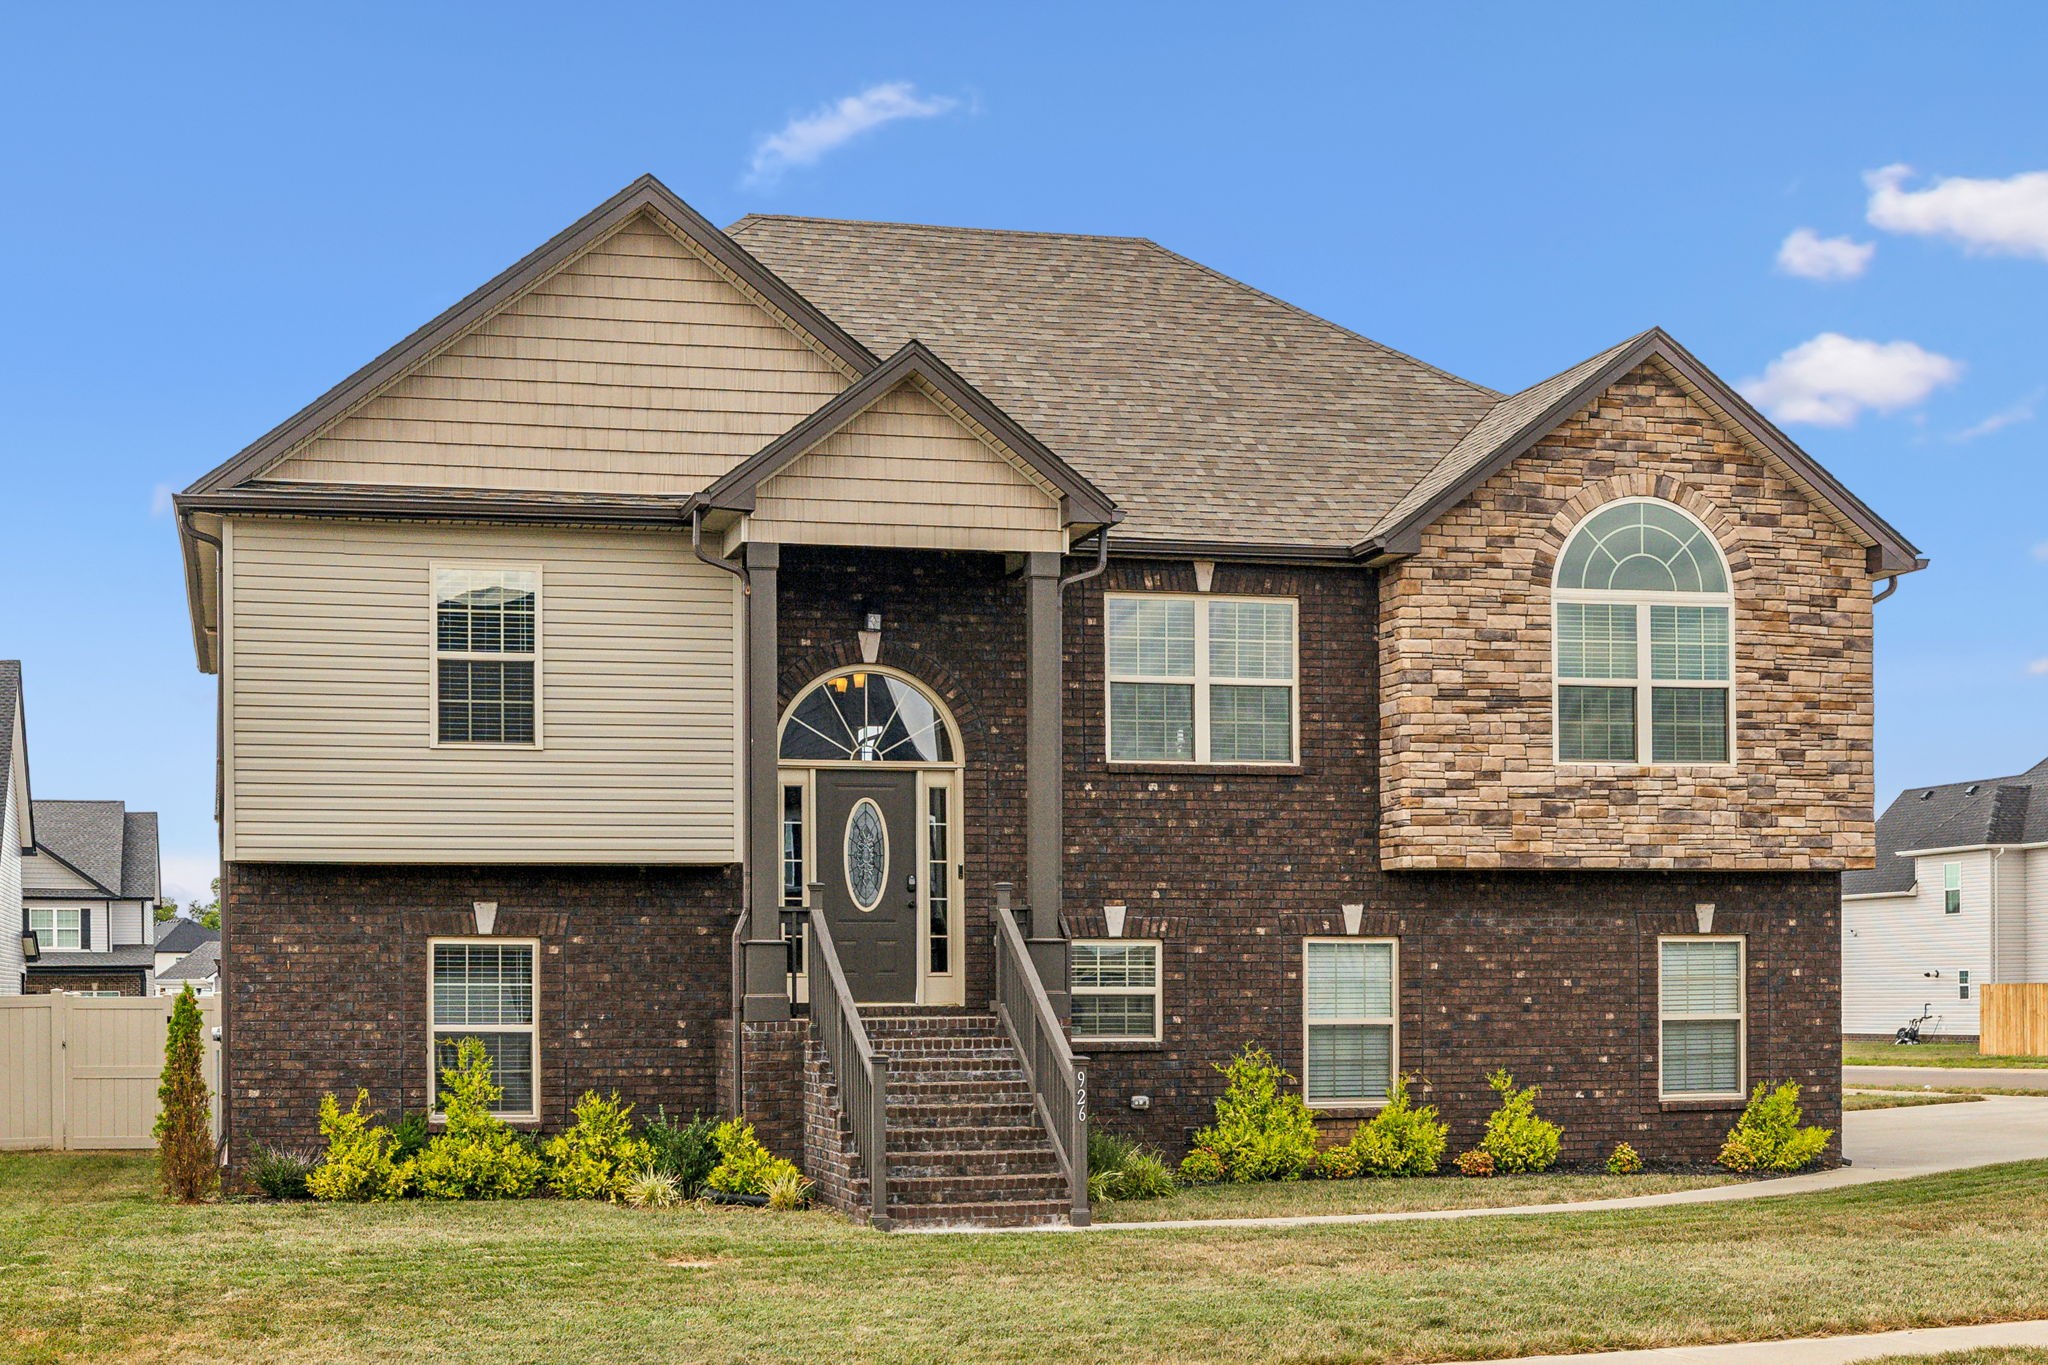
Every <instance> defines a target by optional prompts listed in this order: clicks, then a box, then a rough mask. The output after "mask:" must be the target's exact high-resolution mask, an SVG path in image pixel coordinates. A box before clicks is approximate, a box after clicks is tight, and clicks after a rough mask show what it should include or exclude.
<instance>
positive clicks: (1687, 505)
mask: <svg viewBox="0 0 2048 1365" xmlns="http://www.w3.org/2000/svg"><path fill="white" fill-rule="evenodd" d="M1623 498H1656V499H1658V500H1659V501H1662V502H1668V503H1671V504H1673V505H1674V506H1677V507H1679V508H1682V509H1683V510H1684V511H1686V512H1688V513H1690V514H1691V515H1692V517H1693V519H1694V520H1696V521H1698V522H1699V523H1700V524H1701V525H1703V526H1705V527H1706V528H1707V530H1708V532H1709V533H1710V534H1712V536H1713V537H1714V543H1715V544H1716V545H1718V546H1719V547H1720V549H1721V558H1722V559H1724V560H1726V561H1727V563H1728V578H1729V585H1730V587H1732V588H1733V589H1734V591H1735V592H1736V593H1737V594H1738V595H1740V593H1741V592H1742V588H1743V585H1744V584H1745V583H1746V582H1747V581H1748V580H1749V578H1750V576H1751V575H1752V574H1753V573H1754V572H1755V570H1754V567H1753V566H1752V564H1751V563H1750V558H1749V550H1748V542H1749V539H1750V530H1749V528H1748V527H1746V526H1744V525H1743V524H1742V523H1741V522H1739V521H1737V520H1736V519H1735V518H1734V517H1731V516H1729V515H1728V513H1727V512H1726V511H1724V510H1723V509H1722V507H1721V505H1720V504H1719V503H1717V502H1715V501H1714V500H1713V499H1712V498H1709V497H1708V496H1707V495H1706V494H1704V493H1702V492H1700V491H1699V490H1698V489H1697V488H1694V487H1691V486H1690V485H1688V484H1686V483H1685V482H1684V481H1682V480H1680V479H1676V478H1673V477H1672V476H1670V475H1668V474H1652V473H1649V472H1647V471H1645V470H1630V471H1627V472H1623V473H1617V474H1614V475H1611V476H1609V477H1607V478H1604V479H1597V480H1594V481H1593V482H1590V483H1587V484H1585V485H1583V486H1581V487H1580V489H1579V491H1578V492H1576V493H1574V494H1572V496H1571V497H1569V498H1567V499H1565V501H1564V502H1563V504H1562V505H1560V506H1559V507H1558V509H1557V512H1556V513H1555V515H1553V516H1552V517H1551V519H1550V521H1549V523H1548V524H1547V525H1546V526H1545V527H1544V528H1543V533H1542V539H1541V548H1540V550H1539V551H1538V553H1537V557H1536V572H1537V573H1538V574H1540V575H1541V576H1542V578H1543V580H1544V581H1545V582H1546V583H1547V582H1553V581H1555V579H1556V576H1557V561H1558V556H1560V555H1562V554H1563V553H1564V547H1565V544H1566V542H1568V541H1569V540H1570V539H1571V538H1572V532H1574V531H1576V530H1578V529H1579V527H1580V526H1581V525H1583V524H1584V523H1585V521H1586V519H1587V518H1588V517H1590V516H1592V515H1593V514H1594V513H1595V512H1597V511H1599V510H1600V509H1601V508H1602V507H1605V506H1606V505H1607V504H1609V503H1611V502H1619V501H1621V500H1622V499H1623Z"/></svg>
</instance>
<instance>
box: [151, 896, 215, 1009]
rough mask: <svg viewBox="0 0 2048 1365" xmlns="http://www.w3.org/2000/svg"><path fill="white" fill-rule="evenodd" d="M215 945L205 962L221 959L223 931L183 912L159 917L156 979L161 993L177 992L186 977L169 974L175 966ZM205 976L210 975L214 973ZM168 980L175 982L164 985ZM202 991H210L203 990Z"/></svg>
mask: <svg viewBox="0 0 2048 1365" xmlns="http://www.w3.org/2000/svg"><path fill="white" fill-rule="evenodd" d="M208 944H212V945H213V951H212V952H211V953H210V954H209V955H208V957H207V958H205V959H202V960H203V961H211V962H214V963H218V962H219V961H220V930H218V929H209V928H207V927H206V926H205V925H203V924H201V923H200V922H199V921H198V920H196V919H187V918H186V917H185V916H183V915H178V916H175V917H173V918H171V919H167V920H158V921H157V925H156V979H157V994H158V995H176V994H177V993H178V989H179V987H180V986H181V985H183V983H184V981H185V979H186V978H184V977H176V978H172V977H170V976H169V975H168V974H169V972H170V970H171V968H172V967H174V966H176V965H177V964H178V963H180V962H182V961H184V960H185V959H186V958H188V957H191V956H192V955H193V954H195V953H198V952H200V951H201V950H203V949H205V948H206V945H208ZM204 975H206V976H208V977H209V978H210V977H211V975H212V973H210V972H209V973H205V974H204ZM166 981H171V982H172V984H171V985H170V986H168V987H166V986H165V985H164V983H165V982H166ZM200 994H202V995H206V994H210V992H207V991H201V992H200Z"/></svg>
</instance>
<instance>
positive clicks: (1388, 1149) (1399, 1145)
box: [1351, 1076, 1451, 1176]
mask: <svg viewBox="0 0 2048 1365" xmlns="http://www.w3.org/2000/svg"><path fill="white" fill-rule="evenodd" d="M1450 1135H1451V1128H1450V1125H1449V1124H1447V1123H1441V1122H1439V1121H1438V1120H1437V1115H1436V1106H1435V1105H1433V1104H1425V1105H1423V1106H1422V1107H1421V1108H1419V1109H1418V1108H1416V1107H1415V1106H1414V1105H1413V1104H1411V1103H1410V1102H1409V1100H1408V1078H1407V1077H1406V1076H1397V1077H1395V1078H1394V1088H1393V1090H1392V1092H1391V1093H1389V1094H1388V1096H1387V1102H1386V1104H1385V1105H1383V1106H1382V1107H1381V1109H1380V1112H1379V1113H1377V1114H1375V1115H1373V1117H1372V1121H1371V1122H1369V1123H1365V1124H1361V1125H1360V1126H1359V1129H1358V1131H1357V1132H1356V1133H1354V1134H1352V1137H1351V1152H1352V1155H1353V1156H1354V1157H1355V1158H1356V1159H1357V1171H1358V1174H1360V1175H1371V1176H1401V1175H1409V1176H1412V1175H1435V1174H1436V1168H1437V1167H1438V1166H1440V1165H1442V1164H1443V1159H1444V1148H1445V1147H1447V1146H1448V1145H1450Z"/></svg>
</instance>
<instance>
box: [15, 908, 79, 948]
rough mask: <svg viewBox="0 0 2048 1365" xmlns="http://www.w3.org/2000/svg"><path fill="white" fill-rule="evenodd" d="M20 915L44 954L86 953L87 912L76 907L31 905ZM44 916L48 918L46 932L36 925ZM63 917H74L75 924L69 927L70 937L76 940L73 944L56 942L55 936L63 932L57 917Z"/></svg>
mask: <svg viewBox="0 0 2048 1365" xmlns="http://www.w3.org/2000/svg"><path fill="white" fill-rule="evenodd" d="M22 913H23V917H24V920H25V921H26V923H27V924H28V927H29V928H30V929H32V930H34V931H35V935H36V940H37V944H38V946H39V947H41V948H42V950H43V951H44V952H49V953H82V952H85V951H86V947H85V942H86V940H85V917H86V915H87V914H89V913H90V912H89V911H86V910H81V909H79V908H78V907H76V906H68V907H53V906H38V905H31V906H28V907H26V908H25V909H24V910H23V912H22ZM45 915H47V916H49V924H50V927H49V929H48V930H47V931H45V930H44V929H43V927H42V926H41V925H39V924H37V923H36V920H37V919H38V918H39V917H41V916H45ZM64 915H71V916H74V917H75V922H74V923H73V924H72V925H71V929H70V932H71V936H72V937H73V938H74V939H75V940H76V941H75V942H72V943H59V942H58V941H57V935H58V934H60V933H62V932H64V930H63V929H62V928H61V927H60V925H59V922H58V921H59V917H60V916H64Z"/></svg>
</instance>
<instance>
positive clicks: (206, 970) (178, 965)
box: [156, 939, 220, 981]
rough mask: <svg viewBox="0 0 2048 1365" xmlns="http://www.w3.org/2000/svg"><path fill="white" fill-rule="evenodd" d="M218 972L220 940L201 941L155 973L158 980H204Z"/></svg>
mask: <svg viewBox="0 0 2048 1365" xmlns="http://www.w3.org/2000/svg"><path fill="white" fill-rule="evenodd" d="M219 973H220V940H219V939H215V940H213V941H212V942H211V943H202V944H200V945H199V946H198V947H197V948H194V949H193V950H192V951H191V952H189V953H187V954H185V956H183V957H181V958H179V959H178V960H177V961H176V962H173V963H172V964H171V965H170V966H168V967H166V968H164V969H163V970H162V971H160V972H158V973H157V974H156V979H157V980H159V981H204V980H206V979H207V978H208V977H211V976H217V975H219Z"/></svg>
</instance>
